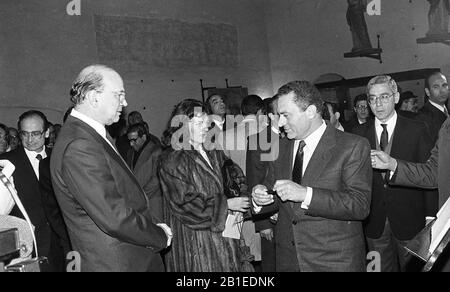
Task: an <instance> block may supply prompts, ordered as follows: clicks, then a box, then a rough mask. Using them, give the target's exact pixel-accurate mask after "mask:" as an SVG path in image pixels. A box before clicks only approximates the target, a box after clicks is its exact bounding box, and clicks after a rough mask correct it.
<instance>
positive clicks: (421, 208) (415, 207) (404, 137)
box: [354, 75, 433, 272]
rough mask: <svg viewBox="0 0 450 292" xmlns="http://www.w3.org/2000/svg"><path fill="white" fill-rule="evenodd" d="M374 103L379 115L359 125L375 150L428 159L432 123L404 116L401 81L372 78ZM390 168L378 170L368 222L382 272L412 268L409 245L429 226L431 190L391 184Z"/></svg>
mask: <svg viewBox="0 0 450 292" xmlns="http://www.w3.org/2000/svg"><path fill="white" fill-rule="evenodd" d="M366 90H367V96H368V103H369V105H370V108H371V110H372V112H373V113H374V115H375V119H374V120H372V121H370V122H368V123H366V124H364V125H361V126H359V127H357V128H355V130H354V133H355V134H358V135H360V136H363V137H366V138H367V139H368V140H369V142H370V144H371V147H372V149H381V150H383V151H385V152H387V153H390V154H391V155H392V156H394V157H398V158H401V159H406V160H410V161H415V162H424V161H426V159H427V157H428V153H429V151H430V148H431V147H432V145H431V143H430V142H431V141H430V137H429V135H428V132H427V129H426V126H425V124H424V123H422V122H419V121H413V120H409V119H407V118H404V117H402V116H400V115H398V114H397V113H396V111H395V104H396V103H398V101H399V98H400V96H399V92H398V89H397V84H396V82H395V81H394V80H393V79H392V78H391V77H390V76H386V75H382V76H376V77H374V78H372V79H371V80H370V81H369V83H368V85H367V89H366ZM388 175H389V173H386V172H382V171H379V170H374V173H373V183H372V205H371V209H370V215H369V217H368V218H367V220H366V222H365V233H366V237H367V243H368V247H369V251H377V252H379V253H380V255H381V271H382V272H397V271H399V270H401V271H406V270H407V266H408V261H409V260H410V255H409V254H408V253H407V251H406V250H405V249H404V246H406V245H407V244H408V242H409V240H411V239H412V238H413V237H414V236H415V235H416V234H417V233H418V232H419V231H420V230H421V229H422V228H423V227H424V226H425V222H426V221H425V217H426V216H427V215H430V216H433V214H432V212H433V211H431V210H427V204H426V203H427V200H426V196H425V193H424V192H423V191H422V190H419V189H413V188H401V187H390V186H388V184H387V183H386V181H387V179H388V177H386V176H388Z"/></svg>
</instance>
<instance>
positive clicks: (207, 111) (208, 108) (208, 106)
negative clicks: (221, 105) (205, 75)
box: [204, 93, 225, 115]
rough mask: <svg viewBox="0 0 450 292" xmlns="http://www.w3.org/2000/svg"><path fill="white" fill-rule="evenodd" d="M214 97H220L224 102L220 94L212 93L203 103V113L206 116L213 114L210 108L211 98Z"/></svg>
mask: <svg viewBox="0 0 450 292" xmlns="http://www.w3.org/2000/svg"><path fill="white" fill-rule="evenodd" d="M214 96H220V98H221V99H222V100H223V101H224V102H225V98H224V97H223V96H222V95H221V94H217V93H213V94H211V95H210V96H208V98H207V99H206V101H205V105H204V107H205V111H206V113H207V114H208V115H212V114H213V111H212V107H211V98H213V97H214Z"/></svg>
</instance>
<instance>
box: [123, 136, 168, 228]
mask: <svg viewBox="0 0 450 292" xmlns="http://www.w3.org/2000/svg"><path fill="white" fill-rule="evenodd" d="M143 147H144V148H143V149H142V152H141V154H140V155H139V157H138V159H137V162H136V165H135V166H134V167H133V161H134V156H135V155H136V151H134V149H132V148H131V149H130V151H128V154H127V164H128V166H129V167H130V168H131V170H132V171H133V173H134V175H135V176H136V179H137V180H138V182H139V184H140V185H141V186H142V188H143V189H144V191H145V194H146V195H147V198H148V201H149V208H150V210H151V213H152V215H153V216H154V217H155V218H157V219H158V222H163V211H162V193H161V186H160V183H159V179H158V170H157V169H158V162H159V157H160V155H161V146H160V143H158V144H156V143H155V142H153V141H152V140H148V143H147V144H146V145H145V146H143Z"/></svg>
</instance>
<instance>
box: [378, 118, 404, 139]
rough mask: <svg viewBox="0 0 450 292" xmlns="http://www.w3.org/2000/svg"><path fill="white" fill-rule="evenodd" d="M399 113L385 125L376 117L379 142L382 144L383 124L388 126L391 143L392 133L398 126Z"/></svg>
mask: <svg viewBox="0 0 450 292" xmlns="http://www.w3.org/2000/svg"><path fill="white" fill-rule="evenodd" d="M397 117H398V115H397V112H394V115H393V116H392V117H391V118H390V119H389V120H388V121H386V122H385V123H382V122H381V121H380V120H379V119H378V118H377V117H375V132H376V133H377V141H378V143H380V139H381V133H382V132H383V127H382V126H381V124H387V127H386V128H387V129H386V130H387V132H388V141H389V142H391V138H392V133H394V130H395V126H396V125H397Z"/></svg>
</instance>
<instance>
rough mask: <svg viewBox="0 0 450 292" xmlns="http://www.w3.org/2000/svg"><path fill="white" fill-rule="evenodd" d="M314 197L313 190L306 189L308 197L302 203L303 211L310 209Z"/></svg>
mask: <svg viewBox="0 0 450 292" xmlns="http://www.w3.org/2000/svg"><path fill="white" fill-rule="evenodd" d="M312 195H313V189H312V188H310V187H306V197H305V200H304V201H303V203H302V209H304V210H308V209H309V205H311V201H312Z"/></svg>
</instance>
